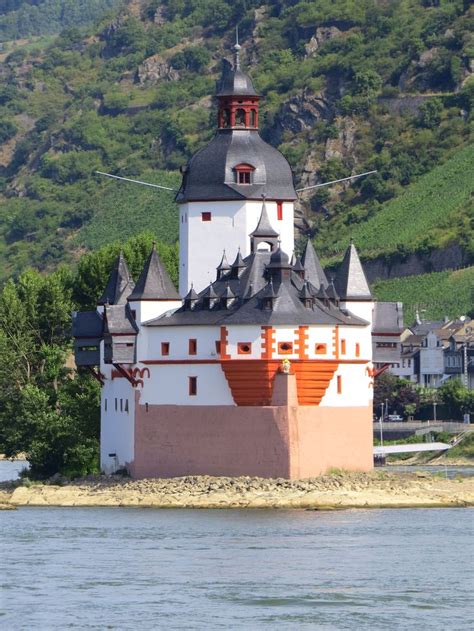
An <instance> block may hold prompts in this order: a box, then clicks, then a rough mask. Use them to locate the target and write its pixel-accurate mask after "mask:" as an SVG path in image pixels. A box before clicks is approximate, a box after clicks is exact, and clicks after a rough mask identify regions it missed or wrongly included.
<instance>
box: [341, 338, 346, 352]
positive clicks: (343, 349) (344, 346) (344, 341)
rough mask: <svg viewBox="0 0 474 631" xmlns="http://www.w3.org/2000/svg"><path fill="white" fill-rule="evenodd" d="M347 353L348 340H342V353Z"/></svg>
mask: <svg viewBox="0 0 474 631" xmlns="http://www.w3.org/2000/svg"><path fill="white" fill-rule="evenodd" d="M345 354H346V340H341V355H345Z"/></svg>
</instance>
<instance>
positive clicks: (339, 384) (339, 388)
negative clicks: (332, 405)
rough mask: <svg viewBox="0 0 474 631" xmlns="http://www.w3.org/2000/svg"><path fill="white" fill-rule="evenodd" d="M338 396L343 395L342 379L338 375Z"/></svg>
mask: <svg viewBox="0 0 474 631" xmlns="http://www.w3.org/2000/svg"><path fill="white" fill-rule="evenodd" d="M337 394H342V377H341V375H337Z"/></svg>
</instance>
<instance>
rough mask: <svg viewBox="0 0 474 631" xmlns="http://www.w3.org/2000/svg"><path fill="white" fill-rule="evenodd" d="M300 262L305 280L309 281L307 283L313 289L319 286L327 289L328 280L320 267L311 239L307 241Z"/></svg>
mask: <svg viewBox="0 0 474 631" xmlns="http://www.w3.org/2000/svg"><path fill="white" fill-rule="evenodd" d="M301 260H302V263H303V265H304V268H305V270H306V274H305V278H306V280H309V282H310V283H311V284H312V285H314V286H315V287H319V286H320V285H323V287H327V286H328V279H327V278H326V274H325V273H324V270H323V268H322V266H321V263H320V261H319V258H318V255H317V254H316V251H315V249H314V247H313V244H312V243H311V239H308V241H307V242H306V247H305V250H304V254H303V257H302V259H301Z"/></svg>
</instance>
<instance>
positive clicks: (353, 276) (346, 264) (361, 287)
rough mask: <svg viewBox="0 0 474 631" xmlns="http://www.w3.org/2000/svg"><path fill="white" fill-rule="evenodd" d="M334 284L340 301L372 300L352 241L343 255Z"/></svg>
mask: <svg viewBox="0 0 474 631" xmlns="http://www.w3.org/2000/svg"><path fill="white" fill-rule="evenodd" d="M334 284H335V288H336V291H337V293H338V294H339V297H340V299H341V300H373V296H372V294H371V292H370V289H369V283H368V282H367V278H366V277H365V273H364V270H363V268H362V263H361V262H360V259H359V255H358V253H357V249H356V247H355V245H354V243H353V242H352V240H351V242H350V244H349V247H348V248H347V250H346V253H345V254H344V259H343V261H342V263H341V265H340V267H339V269H338V272H337V275H336V279H335V283H334Z"/></svg>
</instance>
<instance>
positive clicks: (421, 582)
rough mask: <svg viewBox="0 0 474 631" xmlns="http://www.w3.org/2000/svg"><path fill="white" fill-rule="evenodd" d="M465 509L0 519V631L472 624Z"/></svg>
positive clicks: (60, 512)
mask: <svg viewBox="0 0 474 631" xmlns="http://www.w3.org/2000/svg"><path fill="white" fill-rule="evenodd" d="M473 517H474V511H473V510H472V509H418V510H416V509H402V510H399V509H393V510H367V511H363V510H358V511H355V510H351V511H340V512H339V511H338V512H310V511H283V510H274V511H263V510H252V511H250V510H214V511H210V510H153V509H124V508H110V509H107V508H22V509H20V510H17V511H3V512H0V533H1V534H0V559H1V561H0V564H1V573H0V576H1V578H0V581H1V588H0V628H2V629H7V630H10V629H12V630H15V629H41V630H42V629H133V630H135V629H136V630H142V629H143V630H151V629H179V630H182V629H186V630H187V629H206V630H207V629H250V630H252V629H274V628H278V629H291V630H293V629H294V630H299V629H371V630H378V629H397V630H398V629H417V630H419V629H453V630H454V629H455V630H464V629H466V630H467V629H472V628H473V620H472V615H471V614H472V610H471V609H470V602H471V596H472V588H473V582H472V575H473V569H474V568H473V562H472V526H473Z"/></svg>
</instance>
